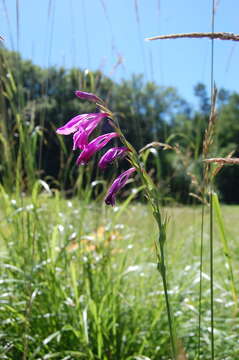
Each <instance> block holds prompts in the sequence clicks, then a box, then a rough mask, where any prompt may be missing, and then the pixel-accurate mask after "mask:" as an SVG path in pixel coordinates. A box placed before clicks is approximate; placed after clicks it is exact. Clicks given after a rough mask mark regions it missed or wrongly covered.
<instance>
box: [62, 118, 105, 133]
mask: <svg viewBox="0 0 239 360" xmlns="http://www.w3.org/2000/svg"><path fill="white" fill-rule="evenodd" d="M106 116H108V114H107V113H93V114H82V115H77V116H75V117H73V118H72V119H71V120H70V121H68V122H67V123H66V124H65V125H64V126H62V127H60V128H58V129H57V130H56V132H57V134H60V135H70V134H72V133H74V132H76V131H77V130H78V129H80V128H83V129H85V128H86V127H87V126H89V124H90V123H91V122H92V121H93V120H96V119H97V120H98V121H100V120H101V119H103V118H104V117H106Z"/></svg>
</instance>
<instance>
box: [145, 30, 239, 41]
mask: <svg viewBox="0 0 239 360" xmlns="http://www.w3.org/2000/svg"><path fill="white" fill-rule="evenodd" d="M180 38H198V39H200V38H209V39H219V40H232V41H239V34H233V33H227V32H214V33H211V32H209V33H198V32H195V33H183V34H169V35H158V36H153V37H150V38H146V39H145V40H146V41H151V40H163V39H180Z"/></svg>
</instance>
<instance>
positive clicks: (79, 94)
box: [75, 90, 102, 102]
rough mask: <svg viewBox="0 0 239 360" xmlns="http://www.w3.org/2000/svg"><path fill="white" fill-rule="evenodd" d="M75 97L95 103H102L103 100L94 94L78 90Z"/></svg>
mask: <svg viewBox="0 0 239 360" xmlns="http://www.w3.org/2000/svg"><path fill="white" fill-rule="evenodd" d="M75 95H76V96H77V97H78V98H80V99H86V100H89V101H93V102H102V100H101V98H99V97H98V96H96V95H95V94H92V93H88V92H84V91H80V90H77V91H75Z"/></svg>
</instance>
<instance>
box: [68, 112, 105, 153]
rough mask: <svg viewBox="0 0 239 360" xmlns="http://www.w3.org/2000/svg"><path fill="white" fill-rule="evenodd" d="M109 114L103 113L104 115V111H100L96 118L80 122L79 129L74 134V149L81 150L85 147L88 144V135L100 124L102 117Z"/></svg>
mask: <svg viewBox="0 0 239 360" xmlns="http://www.w3.org/2000/svg"><path fill="white" fill-rule="evenodd" d="M107 115H108V114H106V113H103V116H102V113H99V114H98V116H97V117H95V119H93V120H92V119H90V120H86V121H83V122H82V123H81V124H80V126H79V129H78V131H77V132H76V133H75V134H74V135H73V150H76V149H77V148H79V149H81V150H83V149H84V147H85V146H86V145H87V144H88V137H89V136H90V134H91V133H92V131H93V130H94V129H95V128H96V127H97V126H98V124H99V123H100V121H101V120H102V118H103V117H105V116H107Z"/></svg>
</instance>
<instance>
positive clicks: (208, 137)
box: [203, 88, 217, 158]
mask: <svg viewBox="0 0 239 360" xmlns="http://www.w3.org/2000/svg"><path fill="white" fill-rule="evenodd" d="M216 98H217V89H216V88H214V90H213V94H212V105H211V113H210V118H209V122H208V127H207V129H206V131H205V137H204V140H203V157H204V158H206V157H207V154H208V152H209V148H210V146H211V145H212V143H213V135H214V129H215V123H216V118H217V113H216Z"/></svg>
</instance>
